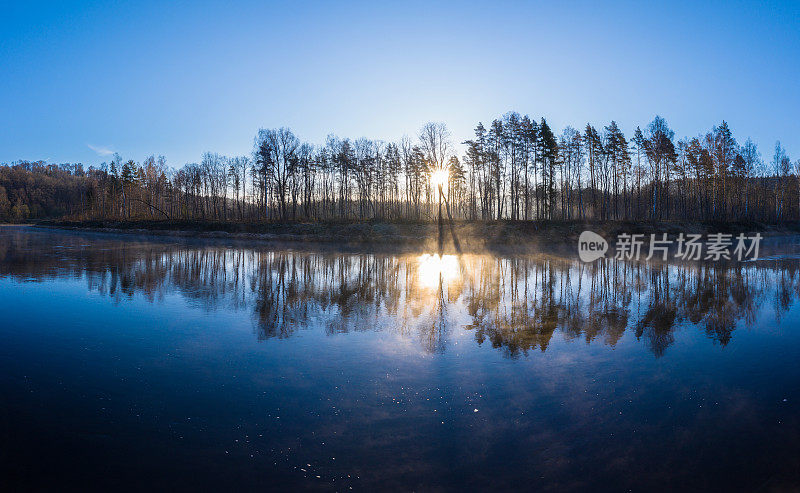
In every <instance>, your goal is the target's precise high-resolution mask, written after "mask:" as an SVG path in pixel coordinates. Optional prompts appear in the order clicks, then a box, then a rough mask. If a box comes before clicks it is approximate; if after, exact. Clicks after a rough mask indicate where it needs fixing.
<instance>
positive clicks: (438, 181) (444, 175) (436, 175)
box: [431, 168, 450, 189]
mask: <svg viewBox="0 0 800 493" xmlns="http://www.w3.org/2000/svg"><path fill="white" fill-rule="evenodd" d="M449 179H450V173H449V172H448V171H447V170H446V169H444V168H442V169H437V170H434V171H433V172H431V185H433V186H434V187H437V188H438V186H439V185H441V186H442V189H447V182H448V181H449Z"/></svg>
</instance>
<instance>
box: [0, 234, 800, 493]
mask: <svg viewBox="0 0 800 493" xmlns="http://www.w3.org/2000/svg"><path fill="white" fill-rule="evenodd" d="M785 247H786V245H783V246H782V247H781V248H782V249H781V250H780V252H784V250H785ZM789 247H790V248H793V243H789ZM776 251H777V250H776ZM765 254H769V250H767V252H766V253H765ZM576 257H577V256H576V255H575V256H572V257H570V258H563V257H552V256H539V257H532V256H518V257H514V256H502V257H499V256H492V255H467V256H465V257H463V258H461V259H458V258H456V257H448V256H445V257H444V258H439V257H437V256H430V255H424V254H423V255H420V254H413V255H410V254H402V255H390V254H375V255H368V254H358V253H341V252H332V251H316V252H314V251H292V250H287V249H281V250H275V249H270V248H269V247H264V246H257V247H252V246H236V245H229V244H225V243H213V242H212V243H208V242H207V243H199V242H180V241H173V240H159V239H150V240H146V239H141V238H134V237H124V236H113V235H101V234H89V233H85V234H77V233H75V234H73V233H65V232H55V231H47V230H38V229H31V228H10V227H3V228H0V338H2V339H1V340H2V344H0V392H2V416H1V417H2V431H1V432H0V439H2V447H0V460H2V466H0V467H2V483H3V484H2V485H5V486H17V487H19V486H25V487H28V488H54V487H58V488H67V489H79V488H82V487H87V486H88V487H93V488H98V487H118V488H124V489H146V487H147V486H148V485H158V486H159V489H162V488H165V487H177V488H181V489H186V488H198V487H199V488H201V489H217V488H244V489H261V490H265V489H287V490H295V489H298V488H303V489H321V490H340V491H349V489H350V488H352V489H353V490H362V491H363V490H366V491H374V490H375V489H376V488H378V487H381V488H388V489H400V490H418V491H420V490H421V491H431V490H434V491H435V490H458V489H463V488H467V487H468V488H471V489H483V488H492V489H511V488H528V489H531V488H535V489H541V490H545V491H547V490H592V491H598V490H621V489H632V490H634V491H653V490H667V489H673V490H674V489H676V488H681V489H684V490H690V491H691V490H697V489H715V490H725V489H727V490H746V491H752V490H756V489H761V490H763V491H771V490H774V489H780V488H785V487H794V488H797V487H800V413H799V412H798V411H800V405H799V404H800V365H798V360H799V358H798V357H799V356H800V327H798V319H799V317H800V312H799V311H798V306H797V303H796V299H797V298H798V293H799V292H800V260H798V257H797V255H784V254H776V255H774V256H773V257H772V258H771V259H768V260H764V261H758V262H750V263H744V264H737V265H734V266H728V267H723V266H713V265H703V264H701V263H695V264H687V265H647V264H641V265H636V264H630V263H622V262H615V261H610V260H609V261H605V262H604V263H599V262H598V263H595V264H591V265H585V264H581V263H580V262H577V261H576Z"/></svg>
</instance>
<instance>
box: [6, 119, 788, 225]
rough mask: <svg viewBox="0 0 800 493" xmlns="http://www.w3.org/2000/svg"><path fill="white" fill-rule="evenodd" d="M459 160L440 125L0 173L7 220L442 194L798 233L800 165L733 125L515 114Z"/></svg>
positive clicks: (518, 208) (378, 203)
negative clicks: (375, 136) (698, 130)
mask: <svg viewBox="0 0 800 493" xmlns="http://www.w3.org/2000/svg"><path fill="white" fill-rule="evenodd" d="M462 144H463V145H464V149H465V151H464V153H463V155H462V156H458V155H457V153H456V151H455V147H454V146H453V142H452V140H451V138H450V134H449V132H448V130H447V128H446V127H445V125H444V124H441V123H429V124H426V125H425V126H424V127H423V128H422V130H421V131H420V133H419V135H418V137H417V138H416V139H410V138H408V137H404V138H403V139H401V140H400V141H399V142H383V141H377V140H369V139H366V138H359V139H355V140H351V139H347V138H344V139H342V138H338V137H336V136H333V135H331V136H329V137H328V138H327V140H326V142H325V143H324V144H322V145H313V144H310V143H306V142H302V141H301V140H300V139H298V137H297V136H295V135H294V134H293V133H292V132H291V130H289V129H287V128H280V129H270V130H265V129H262V130H259V132H258V133H257V135H256V138H255V143H254V149H253V152H252V154H251V155H249V156H235V157H226V156H221V155H219V154H215V153H210V152H207V153H205V154H203V156H202V159H201V161H200V162H199V163H189V164H185V165H184V166H182V167H181V168H179V169H173V168H171V167H170V166H168V165H167V163H166V159H165V158H164V157H163V156H159V157H155V156H151V157H149V158H147V159H145V160H144V161H143V162H139V163H137V162H135V161H133V160H124V159H122V157H121V156H119V155H117V154H115V155H114V158H113V159H112V160H111V161H110V162H108V163H102V164H101V165H100V166H98V167H89V168H87V169H84V167H83V166H82V165H80V164H68V165H49V164H45V163H43V162H36V163H31V162H18V163H13V164H11V165H6V166H2V167H0V220H3V221H24V220H27V219H29V218H42V217H63V216H67V217H71V218H74V219H108V220H131V219H159V218H163V219H183V220H209V221H210V220H213V221H248V222H253V221H258V222H262V221H296V220H302V221H351V220H372V219H377V220H385V221H404V220H414V221H428V220H433V219H435V218H436V211H437V210H438V209H437V208H438V203H439V197H438V187H437V183H435V182H434V181H433V180H432V179H431V177H432V176H441V175H442V174H446V175H447V176H448V181H447V183H446V184H445V185H444V186H443V188H442V190H443V192H444V195H445V196H444V199H445V203H446V205H447V206H448V208H449V210H450V213H451V214H452V216H453V217H454V218H456V219H465V220H497V219H511V220H536V221H538V220H547V219H559V220H610V219H615V220H655V221H659V220H690V221H709V220H713V221H728V220H754V221H761V222H784V221H796V220H798V219H800V186H798V184H799V182H800V160H798V161H796V162H794V163H792V161H791V160H790V158H789V156H788V155H787V154H786V151H785V150H784V149H783V147H782V146H781V145H780V143H776V146H775V149H774V153H773V154H772V158H771V159H770V160H767V161H765V160H763V159H762V158H761V154H760V152H759V150H758V148H757V146H756V145H755V144H754V143H753V142H752V140H750V139H747V140H745V141H744V142H743V143H739V142H738V141H737V140H736V139H735V138H734V137H733V134H732V132H731V130H730V128H729V127H728V124H727V123H726V122H724V121H723V122H722V123H721V124H720V125H718V126H715V127H713V128H712V129H711V130H710V131H709V132H707V133H705V134H704V135H700V136H697V137H693V138H682V139H676V138H675V132H674V131H673V130H672V129H670V127H669V126H668V124H667V122H666V121H665V120H664V119H663V118H661V117H658V116H657V117H655V119H654V120H653V121H652V122H650V123H649V124H648V125H646V126H645V127H644V129H641V128H640V127H636V129H635V130H634V132H633V135H631V136H630V137H628V136H626V135H624V133H623V132H622V130H621V129H620V128H619V126H618V125H617V124H616V123H615V122H613V121H612V122H610V123H609V124H608V125H605V126H602V127H599V128H598V127H595V126H592V125H586V127H585V128H584V129H583V130H577V129H575V128H573V127H569V126H568V127H566V128H565V129H563V131H562V132H561V134H560V135H557V134H556V133H555V132H554V131H553V130H552V129H551V128H550V126H549V125H548V123H547V121H546V120H545V119H544V118H542V119H541V120H539V121H536V120H535V119H531V118H529V117H528V116H522V115H520V114H518V113H515V112H511V113H507V114H505V115H504V116H503V117H501V118H498V119H495V120H494V121H492V122H491V124H490V125H489V127H488V128H486V127H485V126H484V125H483V124H482V123H479V124H478V125H477V127H476V128H475V135H474V137H473V138H472V139H469V140H467V141H465V142H463V143H462Z"/></svg>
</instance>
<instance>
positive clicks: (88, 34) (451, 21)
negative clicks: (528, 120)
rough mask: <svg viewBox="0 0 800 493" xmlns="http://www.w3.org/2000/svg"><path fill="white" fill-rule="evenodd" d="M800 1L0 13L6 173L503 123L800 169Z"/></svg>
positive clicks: (165, 5)
mask: <svg viewBox="0 0 800 493" xmlns="http://www.w3.org/2000/svg"><path fill="white" fill-rule="evenodd" d="M799 21H800V2H777V3H771V4H758V3H756V2H752V3H737V2H709V3H704V4H703V5H701V6H697V5H693V4H692V3H691V2H654V3H649V2H614V1H608V2H598V3H593V2H586V3H582V2H576V3H573V2H552V3H549V2H548V3H535V2H494V3H493V2H486V1H483V2H461V3H443V2H441V3H440V2H409V1H406V2H397V3H390V2H347V3H343V4H341V5H339V4H338V2H149V1H140V2H125V1H116V2H70V1H52V2H37V1H30V2H19V3H10V2H7V1H6V2H4V3H3V4H2V7H0V117H1V118H2V121H3V123H2V132H0V162H10V161H14V160H17V159H30V160H35V159H46V160H48V161H50V162H66V161H70V162H82V163H84V164H85V165H87V166H88V165H90V164H95V165H96V164H99V163H100V162H102V161H105V160H108V159H109V156H108V155H107V153H108V152H111V151H116V152H119V153H120V154H121V155H122V156H123V157H124V158H126V159H128V158H132V159H135V160H137V161H138V160H141V159H142V158H144V157H145V156H147V155H150V154H156V155H158V154H163V155H165V156H166V157H167V161H168V163H169V164H170V165H172V166H176V167H178V166H181V165H183V164H184V163H186V162H191V161H198V160H199V159H200V156H201V154H202V153H203V152H204V151H213V152H219V153H222V154H227V155H240V154H249V153H250V152H251V150H252V144H253V137H254V136H255V134H256V131H257V130H258V128H259V127H278V126H289V127H291V128H292V129H293V130H294V131H295V133H296V134H297V135H298V136H299V137H300V138H301V139H304V140H308V141H311V142H314V143H323V142H324V139H325V136H326V135H327V134H328V133H331V132H333V133H336V134H337V135H340V136H348V137H361V136H365V137H370V138H376V139H384V140H395V139H399V138H400V137H401V136H402V135H404V134H408V135H411V136H415V135H416V133H417V131H418V129H419V128H420V127H421V126H422V125H423V124H424V123H425V122H427V121H443V122H445V123H446V124H447V125H448V127H449V128H450V130H451V132H452V134H453V140H454V142H459V141H462V140H464V139H466V138H469V137H470V136H471V133H472V129H473V128H474V126H475V124H476V123H477V122H478V121H483V122H485V123H488V122H489V121H491V120H492V118H495V117H497V116H499V115H501V114H503V113H505V112H506V111H509V110H516V111H519V112H520V113H527V114H530V115H531V116H533V117H536V118H540V117H542V116H544V117H546V118H547V120H548V121H549V122H550V123H551V124H552V125H553V126H555V127H556V129H557V130H558V131H559V132H560V131H561V129H562V128H563V127H564V126H565V125H572V126H575V127H577V128H582V127H583V126H585V124H586V123H587V122H591V123H592V124H594V125H596V126H598V127H599V126H602V125H606V124H608V122H609V121H610V120H612V119H613V120H616V121H617V122H618V123H619V124H620V126H621V127H622V129H623V130H624V131H625V132H626V135H628V136H629V137H630V133H631V132H632V130H633V129H634V128H635V126H636V125H641V126H644V125H646V124H647V123H648V122H649V121H650V120H651V119H652V118H653V116H654V115H655V114H660V115H662V116H664V117H665V118H666V119H667V122H668V123H669V124H670V125H671V126H672V128H673V129H675V131H676V136H679V137H680V136H687V135H688V136H694V135H698V134H700V133H701V132H705V131H707V130H708V129H710V127H711V126H712V125H714V124H718V123H719V122H720V121H721V120H723V119H725V120H727V121H728V123H729V125H730V126H731V128H732V129H733V132H734V135H735V136H736V137H737V139H738V140H739V141H740V142H743V141H744V140H745V138H747V137H748V136H750V137H752V138H753V140H754V141H755V142H756V143H757V144H758V145H759V148H760V150H761V152H762V155H763V156H764V158H765V159H767V160H768V159H770V158H771V156H772V152H773V146H774V143H775V140H776V139H780V140H781V141H782V143H783V144H784V146H785V147H786V148H787V150H788V151H789V154H790V156H791V157H792V159H793V160H794V159H797V158H798V157H800V90H798V87H800V29H798V22H799Z"/></svg>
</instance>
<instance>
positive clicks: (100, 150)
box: [86, 144, 114, 157]
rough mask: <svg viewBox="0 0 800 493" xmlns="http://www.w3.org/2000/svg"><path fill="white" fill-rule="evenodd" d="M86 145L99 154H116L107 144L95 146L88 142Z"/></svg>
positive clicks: (102, 155) (103, 155)
mask: <svg viewBox="0 0 800 493" xmlns="http://www.w3.org/2000/svg"><path fill="white" fill-rule="evenodd" d="M86 146H87V147H88V148H89V149H91V150H93V151H94V152H95V153H97V155H98V156H101V157H105V156H110V155H112V154H114V151H112V150H111V149H109V148H108V147H106V146H93V145H92V144H86Z"/></svg>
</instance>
